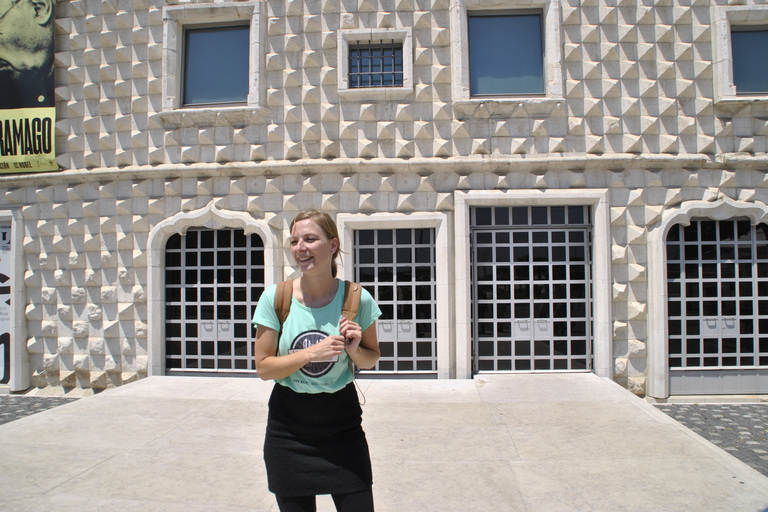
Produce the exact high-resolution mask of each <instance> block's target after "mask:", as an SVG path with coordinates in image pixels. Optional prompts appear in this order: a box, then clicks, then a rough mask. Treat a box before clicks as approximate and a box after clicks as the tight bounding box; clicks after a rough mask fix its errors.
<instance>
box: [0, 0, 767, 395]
mask: <svg viewBox="0 0 768 512" xmlns="http://www.w3.org/2000/svg"><path fill="white" fill-rule="evenodd" d="M517 8H536V9H541V10H542V12H543V13H544V17H545V19H546V26H545V32H546V33H547V41H546V45H545V46H546V55H545V61H546V62H545V64H546V76H547V80H548V85H547V94H546V95H545V96H544V97H530V98H495V99H488V98H486V99H475V98H470V97H469V93H468V90H467V87H466V83H467V76H466V74H467V66H468V62H467V61H468V54H467V47H466V13H467V11H474V10H491V9H517ZM767 10H768V4H766V3H765V2H763V1H754V0H740V1H733V2H726V1H718V0H645V1H642V2H639V1H635V0H562V1H556V0H528V1H517V0H508V1H493V0H491V1H487V2H486V1H480V0H349V1H348V0H317V1H315V0H310V1H306V0H287V1H285V0H266V1H258V2H248V1H216V2H210V3H204V2H195V1H190V2H177V1H167V2H162V1H158V0H106V1H95V0H73V1H60V2H58V3H57V13H56V17H57V20H56V49H57V52H56V82H57V83H56V86H57V87H56V95H57V98H56V103H57V115H58V120H57V125H56V128H57V131H56V138H57V161H58V163H59V165H60V167H61V172H58V173H51V174H44V175H30V176H7V177H3V178H2V179H0V187H2V189H3V190H4V194H2V195H1V196H0V216H2V215H5V216H6V217H7V218H9V219H11V220H12V221H13V226H14V242H15V246H14V247H15V251H16V252H15V257H16V259H15V262H16V263H15V277H16V278H17V281H16V282H17V283H18V284H17V285H16V288H15V292H14V301H15V302H14V305H15V307H14V311H15V313H14V320H13V322H14V332H13V340H14V341H13V343H14V345H13V347H14V349H13V353H12V358H13V360H12V363H13V369H14V373H13V375H12V387H14V388H16V389H23V388H25V387H26V386H28V385H33V386H41V387H42V386H61V387H64V388H90V389H94V390H99V389H103V388H106V387H110V386H117V385H121V384H124V383H127V382H131V381H133V380H136V379H139V378H142V377H144V376H146V375H147V374H157V373H162V372H163V368H162V351H163V348H162V346H163V342H162V326H163V317H162V314H163V311H162V310H163V287H162V284H160V276H161V272H162V248H163V247H164V244H165V242H166V241H167V239H168V237H169V236H170V235H171V234H173V233H178V232H183V231H184V230H185V229H186V228H188V227H190V226H207V227H221V226H229V227H233V226H234V227H243V228H245V229H246V230H251V231H250V232H258V233H260V234H261V235H262V237H263V238H264V239H265V243H266V244H267V249H268V250H267V253H268V255H267V262H268V266H269V270H268V281H270V282H273V281H276V280H279V279H282V278H283V277H284V276H286V275H289V274H290V273H291V269H290V262H289V260H288V258H287V254H286V253H285V252H284V251H283V241H284V239H285V237H286V228H287V224H288V223H289V222H290V220H291V219H292V217H293V215H294V214H295V213H296V212H297V211H298V210H301V209H303V208H305V207H308V206H315V207H319V208H322V209H324V210H326V211H329V212H330V213H332V214H334V215H337V216H338V217H339V218H341V219H346V220H345V222H346V223H347V224H346V225H348V226H352V227H353V228H354V226H356V225H358V224H360V223H363V224H364V223H365V222H389V223H392V222H394V223H398V222H402V223H404V224H403V225H406V224H408V223H409V222H410V223H411V224H413V225H434V226H438V228H439V230H442V231H441V233H440V235H439V236H438V254H441V257H442V255H445V258H447V260H446V266H445V268H444V269H443V270H442V271H440V272H442V274H441V275H442V277H440V281H439V283H438V286H439V287H440V289H441V290H442V291H444V292H445V293H446V295H445V297H449V298H450V300H449V301H446V304H443V305H441V306H440V307H441V309H440V312H439V313H438V314H439V315H443V316H442V317H441V318H439V323H440V325H441V327H440V333H439V336H440V337H441V340H440V342H439V348H440V350H442V351H443V353H442V355H441V360H440V370H439V372H438V373H439V376H441V377H446V378H468V377H470V376H471V373H472V371H471V360H470V359H471V332H470V323H471V322H470V317H469V315H470V310H469V306H468V305H467V304H468V303H469V282H470V262H469V241H468V240H469V237H468V230H469V227H468V221H467V217H468V213H467V212H468V209H469V208H470V207H472V206H476V205H507V204H509V205H523V204H536V205H540V204H544V205H546V204H564V203H565V204H589V205H591V206H592V207H593V212H594V217H595V220H594V226H593V229H594V231H593V233H594V235H593V252H594V254H593V258H594V265H595V276H596V277H595V287H594V290H593V293H594V300H595V310H596V311H595V313H594V320H595V329H594V332H595V341H594V345H595V347H594V354H595V366H594V371H596V372H597V373H598V374H600V375H602V376H605V377H608V378H613V379H614V380H616V381H617V382H619V383H620V384H621V385H623V386H625V387H627V388H628V389H630V390H632V391H633V392H635V393H637V394H640V395H643V394H646V393H648V394H650V395H653V396H662V397H663V396H666V394H667V393H668V387H667V383H666V382H667V379H668V376H667V372H668V369H667V363H666V348H665V343H666V341H665V329H666V327H665V315H666V313H665V305H664V302H663V296H664V292H663V291H662V290H663V287H664V281H663V267H664V263H663V261H664V260H663V258H664V256H663V241H664V232H665V229H667V228H668V226H669V225H671V224H672V223H681V222H682V223H685V222H688V221H690V219H691V218H693V217H694V216H696V217H698V216H704V217H710V218H731V217H734V216H737V217H738V216H746V217H749V218H750V219H751V220H752V221H753V222H758V221H761V220H762V219H763V218H764V217H765V215H766V214H768V207H767V206H766V204H768V181H767V180H766V172H765V170H766V169H768V158H767V157H766V152H767V151H768V100H766V99H764V98H761V97H751V98H744V97H736V96H735V95H733V94H732V93H729V91H728V89H727V85H728V84H727V83H726V84H725V85H723V84H722V83H721V82H722V80H721V78H722V76H723V75H722V73H723V71H722V70H723V69H725V70H726V71H727V69H728V66H729V63H728V59H727V58H725V59H724V58H723V57H722V55H723V52H724V51H726V50H727V49H728V48H727V45H726V46H724V44H725V43H723V41H722V38H721V37H720V35H722V31H723V30H726V31H727V24H728V23H729V21H728V20H734V19H741V18H739V17H742V18H744V19H747V18H749V17H750V16H752V17H754V16H755V14H754V13H758V15H757V16H758V17H759V15H761V14H763V13H765V12H766V11H767ZM747 12H751V13H752V14H750V15H747ZM206 19H207V20H214V21H215V20H221V21H236V20H250V23H251V46H252V49H251V68H250V75H251V84H250V87H251V94H250V95H249V99H248V104H247V105H244V106H242V107H226V108H220V109H206V108H180V107H179V104H178V99H177V97H178V87H179V77H178V61H179V58H180V57H179V55H178V54H179V52H180V49H179V47H178V44H179V43H178V39H177V38H178V34H179V33H180V30H181V27H183V26H184V25H185V24H189V23H199V22H200V20H206ZM750 19H751V18H750ZM731 22H733V21H731ZM718 23H719V24H720V25H719V28H718ZM723 24H725V25H723ZM723 27H725V28H723ZM355 31H380V32H387V31H390V32H397V33H398V34H400V36H398V37H402V38H403V40H405V39H406V38H408V41H409V44H411V46H412V48H411V50H412V55H409V57H410V59H408V60H409V62H408V63H407V65H409V66H411V68H410V76H411V80H412V83H411V84H406V85H407V86H408V87H407V88H406V91H405V92H403V93H402V94H401V95H400V96H399V97H391V96H387V95H386V93H381V92H372V93H371V94H368V95H366V93H356V94H351V93H349V91H345V90H343V89H344V88H343V87H341V85H340V78H339V73H338V68H339V66H340V63H339V59H340V56H341V58H343V55H342V52H340V49H339V45H340V44H341V43H340V41H341V38H340V34H343V33H347V32H351V33H354V32H355ZM356 223H358V224H356ZM360 225H362V224H360ZM345 242H347V246H349V240H345ZM441 265H442V263H441ZM348 267H349V265H348ZM345 271H347V272H349V269H348V268H347V269H345ZM441 296H442V295H441Z"/></svg>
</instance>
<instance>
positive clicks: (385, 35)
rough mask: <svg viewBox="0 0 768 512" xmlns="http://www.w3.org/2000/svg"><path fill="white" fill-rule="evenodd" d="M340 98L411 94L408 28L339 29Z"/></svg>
mask: <svg viewBox="0 0 768 512" xmlns="http://www.w3.org/2000/svg"><path fill="white" fill-rule="evenodd" d="M337 57H338V62H339V69H338V83H339V96H340V97H341V98H354V99H360V98H365V99H371V100H388V99H402V98H406V97H408V95H410V94H413V41H412V36H411V29H409V28H402V29H374V30H340V31H339V35H338V55H337Z"/></svg>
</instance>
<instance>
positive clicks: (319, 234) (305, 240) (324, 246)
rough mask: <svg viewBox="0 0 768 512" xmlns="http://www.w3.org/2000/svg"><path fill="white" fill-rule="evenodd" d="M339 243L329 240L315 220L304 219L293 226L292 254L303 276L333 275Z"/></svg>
mask: <svg viewBox="0 0 768 512" xmlns="http://www.w3.org/2000/svg"><path fill="white" fill-rule="evenodd" d="M338 246H339V241H338V240H336V239H335V238H334V239H329V238H328V237H327V236H326V235H325V233H324V232H323V230H322V228H321V227H320V226H319V225H318V224H317V223H316V222H315V221H314V220H313V219H304V220H300V221H298V222H297V223H296V224H294V225H293V232H292V233H291V254H293V259H294V260H296V264H297V265H298V266H299V270H301V272H302V273H303V274H307V273H315V272H328V273H329V274H330V273H331V263H332V262H333V255H334V253H335V252H336V249H337V248H338Z"/></svg>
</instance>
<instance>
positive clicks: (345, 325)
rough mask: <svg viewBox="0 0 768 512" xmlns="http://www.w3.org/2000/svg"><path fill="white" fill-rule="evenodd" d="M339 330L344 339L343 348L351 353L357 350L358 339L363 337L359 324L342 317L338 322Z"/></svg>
mask: <svg viewBox="0 0 768 512" xmlns="http://www.w3.org/2000/svg"><path fill="white" fill-rule="evenodd" d="M339 331H340V333H341V335H342V336H344V338H345V339H346V347H345V348H346V349H347V352H348V353H351V352H354V351H355V350H357V347H358V346H359V345H360V341H361V340H362V339H363V329H362V328H361V327H360V325H359V324H357V323H355V322H353V321H351V320H347V319H346V318H344V317H342V318H341V321H340V322H339Z"/></svg>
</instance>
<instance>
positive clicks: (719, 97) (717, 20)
mask: <svg viewBox="0 0 768 512" xmlns="http://www.w3.org/2000/svg"><path fill="white" fill-rule="evenodd" d="M712 20H713V23H712V25H713V30H712V50H713V62H714V82H715V84H714V85H715V87H714V95H715V106H717V107H719V108H728V107H729V106H736V107H737V108H738V107H739V106H741V105H743V104H747V103H760V104H763V105H765V106H768V95H765V94H740V95H737V94H736V85H735V84H734V83H733V53H732V46H731V26H734V25H736V26H749V25H756V26H759V25H766V24H768V6H764V5H760V6H758V5H735V6H722V7H713V8H712Z"/></svg>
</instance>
